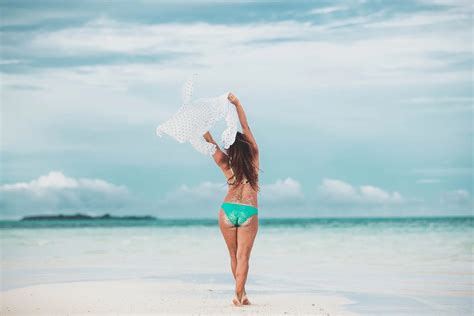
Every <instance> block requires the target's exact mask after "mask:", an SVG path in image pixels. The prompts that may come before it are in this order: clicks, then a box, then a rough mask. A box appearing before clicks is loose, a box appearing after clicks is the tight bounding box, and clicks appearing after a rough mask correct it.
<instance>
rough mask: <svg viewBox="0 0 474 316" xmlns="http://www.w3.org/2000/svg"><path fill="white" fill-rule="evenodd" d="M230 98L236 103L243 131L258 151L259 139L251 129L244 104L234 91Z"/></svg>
mask: <svg viewBox="0 0 474 316" xmlns="http://www.w3.org/2000/svg"><path fill="white" fill-rule="evenodd" d="M228 99H229V101H230V102H231V103H232V104H233V105H235V109H236V110H237V114H238V116H239V120H240V125H241V126H242V133H243V134H244V135H245V136H246V137H247V138H248V139H249V141H250V143H251V144H252V146H253V148H254V150H255V152H257V153H258V145H257V141H256V140H255V137H254V136H253V134H252V131H251V130H250V126H249V123H248V121H247V116H246V115H245V111H244V108H243V106H242V104H241V103H240V100H239V99H238V98H237V97H236V96H235V95H234V94H233V93H229V96H228Z"/></svg>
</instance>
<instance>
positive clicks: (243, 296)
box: [241, 291, 250, 305]
mask: <svg viewBox="0 0 474 316" xmlns="http://www.w3.org/2000/svg"><path fill="white" fill-rule="evenodd" d="M241 302H242V305H250V301H249V299H248V298H247V293H245V291H244V294H243V295H242V299H241Z"/></svg>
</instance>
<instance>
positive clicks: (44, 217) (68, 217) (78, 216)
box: [20, 213, 156, 221]
mask: <svg viewBox="0 0 474 316" xmlns="http://www.w3.org/2000/svg"><path fill="white" fill-rule="evenodd" d="M78 219H87V220H97V219H100V220H103V219H104V220H109V219H123V220H149V219H156V217H154V216H150V215H144V216H114V215H110V214H108V213H107V214H104V215H102V216H91V215H87V214H81V213H77V214H73V215H64V214H56V215H28V216H24V217H22V218H21V219H20V221H38V220H78Z"/></svg>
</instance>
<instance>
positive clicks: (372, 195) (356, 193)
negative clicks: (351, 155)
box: [316, 178, 405, 206]
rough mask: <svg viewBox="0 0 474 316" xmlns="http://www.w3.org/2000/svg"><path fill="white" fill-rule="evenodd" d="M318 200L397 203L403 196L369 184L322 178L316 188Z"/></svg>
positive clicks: (402, 199) (350, 202)
mask: <svg viewBox="0 0 474 316" xmlns="http://www.w3.org/2000/svg"><path fill="white" fill-rule="evenodd" d="M316 196H317V199H318V201H320V202H322V203H327V204H335V205H349V204H353V205H355V206H361V205H368V206H369V205H398V204H401V203H404V202H405V198H403V197H402V195H401V194H400V193H398V192H396V191H394V192H392V193H390V192H386V191H385V190H383V189H381V188H378V187H375V186H371V185H362V186H359V187H358V188H357V187H355V186H353V185H351V184H349V183H347V182H344V181H341V180H337V179H328V178H324V179H323V181H322V184H321V185H320V186H319V187H318V188H317V189H316Z"/></svg>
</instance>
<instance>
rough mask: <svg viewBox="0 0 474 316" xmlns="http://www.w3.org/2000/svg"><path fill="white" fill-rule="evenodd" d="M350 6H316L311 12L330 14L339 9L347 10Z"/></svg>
mask: <svg viewBox="0 0 474 316" xmlns="http://www.w3.org/2000/svg"><path fill="white" fill-rule="evenodd" d="M347 9H348V8H347V7H345V6H332V7H324V8H314V9H311V10H310V11H309V13H310V14H330V13H333V12H337V11H343V10H347Z"/></svg>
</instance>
